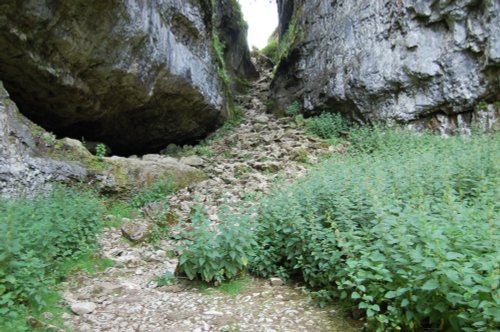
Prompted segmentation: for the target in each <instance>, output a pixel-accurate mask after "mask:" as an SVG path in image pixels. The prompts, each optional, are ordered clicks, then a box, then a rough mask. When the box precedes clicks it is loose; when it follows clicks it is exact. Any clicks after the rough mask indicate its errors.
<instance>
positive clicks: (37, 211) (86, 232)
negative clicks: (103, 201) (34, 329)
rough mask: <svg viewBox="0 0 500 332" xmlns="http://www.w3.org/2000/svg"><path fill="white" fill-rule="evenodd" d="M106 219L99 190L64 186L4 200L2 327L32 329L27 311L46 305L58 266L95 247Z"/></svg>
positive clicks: (0, 222) (0, 218)
mask: <svg viewBox="0 0 500 332" xmlns="http://www.w3.org/2000/svg"><path fill="white" fill-rule="evenodd" d="M101 217H102V207H101V205H100V203H99V200H98V199H97V198H96V197H95V196H94V195H93V194H91V193H88V192H77V191H76V190H73V189H65V188H62V187H61V188H57V189H55V190H54V191H53V192H52V193H51V194H50V195H48V196H47V197H42V196H38V197H36V198H35V199H33V200H28V199H18V200H15V201H11V202H6V201H0V315H1V316H2V317H4V319H3V320H2V321H1V322H0V330H16V331H22V330H24V329H25V328H26V326H25V321H24V317H23V315H25V314H26V312H27V310H29V309H30V308H36V307H41V306H44V304H45V303H44V298H45V295H46V294H47V293H49V292H51V287H53V285H54V284H55V282H56V280H57V278H58V277H59V276H60V272H59V271H58V269H57V267H58V266H60V265H61V264H62V262H64V261H65V260H68V259H71V258H72V257H74V256H75V255H78V254H80V253H84V252H87V251H88V250H90V249H91V248H92V243H93V240H94V236H95V234H96V232H97V231H98V229H99V228H100V226H101ZM16 324H17V325H16Z"/></svg>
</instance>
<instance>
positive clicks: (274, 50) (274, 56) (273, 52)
mask: <svg viewBox="0 0 500 332" xmlns="http://www.w3.org/2000/svg"><path fill="white" fill-rule="evenodd" d="M278 47H279V46H278V39H277V38H269V41H268V43H267V45H266V47H264V48H263V49H262V51H261V52H262V54H264V55H265V56H267V57H268V58H270V59H271V60H273V61H274V62H275V63H276V62H277V61H278V60H279V59H278V56H279V53H278Z"/></svg>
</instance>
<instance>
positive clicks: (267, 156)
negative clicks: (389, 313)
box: [64, 73, 355, 332]
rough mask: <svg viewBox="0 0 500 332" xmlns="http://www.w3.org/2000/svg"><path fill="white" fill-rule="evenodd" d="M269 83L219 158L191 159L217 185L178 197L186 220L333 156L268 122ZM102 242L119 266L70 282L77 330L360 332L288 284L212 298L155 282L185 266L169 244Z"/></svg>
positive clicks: (71, 317)
mask: <svg viewBox="0 0 500 332" xmlns="http://www.w3.org/2000/svg"><path fill="white" fill-rule="evenodd" d="M268 74H269V73H268ZM268 81H269V76H267V77H265V78H263V79H262V80H261V81H259V82H258V83H256V84H255V87H254V90H253V93H252V94H250V96H249V97H246V98H243V99H242V100H241V103H242V105H243V106H244V109H245V119H244V121H243V122H242V123H241V124H239V125H238V126H236V127H235V128H234V129H233V130H232V131H231V132H229V133H227V134H226V135H224V136H223V137H222V138H220V139H217V140H214V142H213V143H212V144H211V146H210V147H209V148H210V149H212V151H213V156H212V157H204V158H202V159H200V158H194V157H193V158H190V161H191V162H192V163H194V164H196V165H198V167H199V168H201V169H203V170H204V172H205V173H206V174H207V175H208V176H209V179H207V180H205V181H203V182H200V183H198V184H196V185H192V186H190V187H188V188H186V189H184V190H181V191H180V192H178V193H177V194H175V195H174V196H172V197H171V198H170V200H169V205H170V207H171V210H172V211H174V212H176V213H177V214H178V215H179V216H180V217H181V218H186V217H187V215H188V213H189V210H190V208H191V206H192V205H193V204H195V203H196V202H202V204H203V205H204V206H205V207H206V209H207V213H208V214H209V215H210V216H211V218H212V220H213V221H214V222H217V216H216V213H217V210H218V207H219V206H220V205H221V204H222V203H229V204H230V205H233V206H235V205H237V204H239V203H241V202H242V197H243V196H244V193H247V194H248V193H265V192H267V191H268V190H270V188H271V187H272V183H273V182H274V181H275V179H277V178H282V179H292V178H295V177H297V176H301V175H302V174H303V173H304V171H305V170H306V168H307V163H315V162H317V160H318V156H319V155H320V154H321V153H328V152H329V150H328V147H327V146H324V145H323V144H321V143H319V142H317V141H316V140H314V139H312V138H310V137H307V136H305V135H304V133H303V132H302V130H301V129H299V128H297V127H296V125H295V124H294V123H293V122H290V121H288V120H286V119H281V120H278V119H276V118H274V117H272V116H268V115H265V114H263V113H261V112H262V110H263V109H264V105H263V104H262V102H261V101H260V100H259V99H258V98H257V96H258V95H259V94H261V93H262V91H265V90H266V89H267V84H268ZM305 162H307V163H305ZM136 222H137V223H139V224H140V223H141V222H147V221H140V220H137V221H136ZM101 243H102V255H103V256H105V257H108V258H110V259H112V260H113V261H114V262H115V266H114V267H111V268H108V269H107V270H106V271H105V272H103V273H98V274H97V275H93V276H88V275H85V274H79V275H76V276H73V277H72V278H71V279H70V280H69V281H68V282H67V283H66V291H65V293H64V299H65V301H66V303H67V304H68V305H69V306H72V307H73V309H74V310H75V311H81V313H82V314H81V315H76V314H66V315H65V320H66V323H67V324H68V326H70V327H72V328H74V329H75V330H76V331H120V332H124V331H176V332H177V331H350V330H355V324H354V323H353V322H350V321H346V320H345V319H344V318H343V317H342V315H341V314H340V312H338V311H336V310H335V309H334V308H331V307H330V308H327V309H320V308H319V307H317V306H316V305H314V304H313V303H311V302H310V301H309V300H308V298H307V296H305V295H304V294H303V293H301V292H300V290H299V289H297V288H294V287H293V286H285V285H279V282H278V284H277V285H276V284H275V285H274V286H272V285H271V284H270V283H269V281H267V280H255V279H252V280H251V282H250V283H249V285H248V286H247V287H245V289H244V290H243V291H242V292H241V293H240V294H239V295H237V296H235V297H231V296H229V295H226V294H223V293H220V292H217V291H212V292H209V293H207V292H203V291H200V290H198V289H196V288H194V287H193V286H192V285H190V284H189V283H178V284H175V285H172V286H163V287H157V286H156V283H155V282H154V281H153V280H154V279H155V277H158V276H161V275H163V274H164V273H165V272H166V271H170V272H172V273H173V272H174V270H175V268H176V265H177V258H168V257H167V256H168V255H167V253H168V252H173V251H175V246H176V243H175V242H174V241H162V243H161V246H160V247H161V249H160V250H155V249H154V248H153V247H152V246H150V245H148V244H145V243H144V242H143V243H140V244H137V245H135V246H133V245H130V244H129V243H128V242H126V241H124V239H123V237H122V234H121V231H120V230H119V229H109V230H108V231H106V232H105V233H104V235H103V236H102V238H101ZM89 311H90V312H89ZM83 312H89V313H86V314H83ZM353 324H354V325H353Z"/></svg>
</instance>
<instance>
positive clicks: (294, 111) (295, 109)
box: [285, 101, 300, 116]
mask: <svg viewBox="0 0 500 332" xmlns="http://www.w3.org/2000/svg"><path fill="white" fill-rule="evenodd" d="M285 114H286V115H288V116H297V115H299V114H300V103H299V102H298V101H294V102H293V103H291V104H290V105H289V106H288V107H287V108H286V109H285Z"/></svg>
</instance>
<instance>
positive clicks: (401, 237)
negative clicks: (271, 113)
mask: <svg viewBox="0 0 500 332" xmlns="http://www.w3.org/2000/svg"><path fill="white" fill-rule="evenodd" d="M367 133H368V132H365V131H364V130H361V129H360V131H359V132H357V134H358V135H359V136H358V138H361V136H362V135H366V137H371V138H372V137H375V138H376V139H377V140H378V142H377V143H376V144H375V146H376V148H370V149H369V150H371V152H372V153H371V154H357V155H352V156H347V157H345V158H344V159H343V160H340V161H339V160H329V161H327V162H325V163H324V164H323V165H322V166H321V167H319V168H318V169H317V170H316V171H314V172H313V173H312V174H310V175H309V176H308V177H307V178H305V179H303V180H302V181H300V182H298V183H296V184H295V185H294V186H292V187H290V188H289V189H288V190H283V189H282V190H281V191H280V192H276V193H275V194H273V195H272V196H271V197H269V198H268V199H267V200H266V201H265V202H264V203H263V205H262V208H261V211H260V212H259V216H258V220H257V225H256V230H255V232H256V234H255V239H256V241H257V243H258V245H257V248H256V250H255V255H254V256H253V257H252V260H251V270H252V271H253V272H255V273H257V274H258V275H261V276H264V277H269V276H280V277H282V278H288V279H289V278H300V279H302V280H303V281H304V282H305V283H307V284H308V285H309V286H310V287H311V288H312V290H313V292H315V293H316V294H317V295H318V296H319V297H320V298H321V299H322V300H325V299H326V300H331V299H335V298H337V299H345V300H346V301H349V302H351V303H352V305H355V306H357V307H358V308H359V309H361V310H363V311H364V312H365V313H366V316H367V319H368V327H369V329H370V330H377V331H387V330H400V329H406V330H421V329H423V328H428V327H434V328H440V329H443V330H453V331H492V330H494V329H495V327H498V324H499V323H500V318H499V317H500V312H499V309H498V308H499V304H500V297H499V290H498V285H499V283H500V273H499V272H500V255H499V247H498V243H500V232H499V230H498V227H499V226H500V218H499V215H498V211H499V210H498V208H499V206H498V197H499V192H498V188H500V186H499V185H500V181H499V176H498V174H499V165H500V162H499V155H498V151H500V150H499V143H500V137H499V135H498V134H496V135H491V136H474V137H470V138H462V137H452V138H449V139H446V140H444V139H440V138H438V137H434V136H431V135H422V136H416V135H411V134H407V133H404V132H396V131H390V130H387V129H385V130H384V129H381V128H378V129H375V131H374V132H372V133H370V134H367ZM361 142H362V140H360V141H359V142H358V143H356V144H357V145H360V144H361ZM398 142H399V143H398Z"/></svg>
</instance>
